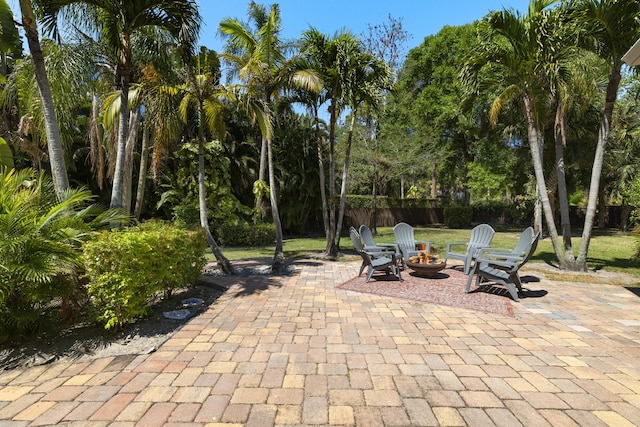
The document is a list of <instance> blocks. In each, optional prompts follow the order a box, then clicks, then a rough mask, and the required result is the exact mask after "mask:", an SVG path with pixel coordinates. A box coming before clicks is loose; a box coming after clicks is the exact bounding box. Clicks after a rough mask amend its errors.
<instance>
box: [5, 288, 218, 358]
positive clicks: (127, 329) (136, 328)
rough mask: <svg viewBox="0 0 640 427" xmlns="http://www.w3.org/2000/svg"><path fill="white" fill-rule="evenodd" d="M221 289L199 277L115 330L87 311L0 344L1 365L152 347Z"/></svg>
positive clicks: (147, 350) (129, 352) (138, 351)
mask: <svg viewBox="0 0 640 427" xmlns="http://www.w3.org/2000/svg"><path fill="white" fill-rule="evenodd" d="M223 293H224V289H221V288H220V287H217V286H215V285H212V284H208V283H204V282H198V284H196V286H194V287H192V288H185V289H179V290H175V292H174V294H173V295H172V296H171V297H170V298H168V299H163V300H161V301H158V302H156V303H155V304H154V305H152V306H150V307H149V314H148V316H146V317H142V318H138V319H135V321H133V323H130V324H126V325H124V326H122V327H121V328H120V329H118V330H105V329H104V327H103V326H102V325H100V324H98V323H97V322H94V321H92V320H91V319H90V317H88V316H87V318H86V319H79V320H78V321H76V322H75V323H74V324H73V325H67V326H64V327H60V328H59V329H56V330H52V331H48V332H43V333H40V334H37V335H33V336H28V337H25V338H24V339H23V340H22V341H21V342H19V343H15V344H13V345H10V344H4V345H1V346H0V370H9V369H15V368H20V367H30V366H39V365H47V364H50V363H53V362H56V361H60V360H69V361H78V360H81V359H85V358H96V357H120V356H126V355H134V356H135V355H140V354H148V353H152V352H154V351H155V350H156V349H157V348H158V347H159V346H160V345H161V344H162V343H164V342H165V341H166V340H167V339H169V338H170V337H171V336H172V335H173V334H174V333H175V332H176V331H177V330H179V329H180V328H182V326H183V325H184V324H185V323H187V322H188V321H189V320H191V319H192V318H193V317H195V316H197V315H198V314H200V313H202V312H204V311H205V310H207V308H208V307H209V306H210V305H211V304H213V303H214V302H215V301H216V300H217V299H218V298H219V297H220V296H221V295H223ZM195 300H197V302H198V303H197V305H194V304H193V303H191V304H189V306H188V308H187V307H185V302H187V301H189V302H193V301H195ZM176 310H179V311H183V310H187V311H189V314H188V315H186V316H184V317H182V318H180V319H173V318H168V317H166V316H165V315H164V314H165V313H168V312H172V311H176ZM120 360H121V359H120Z"/></svg>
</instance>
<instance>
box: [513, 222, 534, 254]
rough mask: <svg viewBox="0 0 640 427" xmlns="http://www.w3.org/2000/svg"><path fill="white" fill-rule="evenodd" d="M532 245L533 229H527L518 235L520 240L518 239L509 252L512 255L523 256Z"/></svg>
mask: <svg viewBox="0 0 640 427" xmlns="http://www.w3.org/2000/svg"><path fill="white" fill-rule="evenodd" d="M532 243H533V227H527V228H525V230H524V231H523V232H522V233H520V239H518V244H517V245H516V247H515V248H513V250H512V251H511V253H512V254H513V255H518V256H524V255H525V254H526V253H527V251H528V250H529V248H531V244H532Z"/></svg>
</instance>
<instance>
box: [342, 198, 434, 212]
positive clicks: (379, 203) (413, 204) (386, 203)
mask: <svg viewBox="0 0 640 427" xmlns="http://www.w3.org/2000/svg"><path fill="white" fill-rule="evenodd" d="M346 204H347V207H348V208H351V209H358V208H364V209H371V196H358V195H353V194H351V195H348V196H347V201H346ZM433 206H434V201H433V200H431V199H396V198H391V197H387V196H378V197H376V207H378V208H431V207H433Z"/></svg>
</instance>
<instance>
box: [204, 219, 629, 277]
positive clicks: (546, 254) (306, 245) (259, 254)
mask: <svg viewBox="0 0 640 427" xmlns="http://www.w3.org/2000/svg"><path fill="white" fill-rule="evenodd" d="M520 232H521V230H519V229H513V230H508V231H497V232H496V235H495V237H494V238H493V242H492V246H494V247H504V248H512V247H514V246H515V245H516V243H517V241H518V237H519V235H520ZM469 236H470V230H454V229H448V228H440V227H428V228H427V227H416V229H415V237H416V240H427V241H430V242H432V244H433V247H434V248H435V251H436V254H437V255H440V256H444V251H445V248H446V244H447V242H466V241H468V240H469ZM375 240H376V242H378V243H393V242H394V241H395V238H394V236H393V229H392V228H391V227H379V228H378V235H377V236H376V237H375ZM580 241H581V239H580V237H574V238H573V240H572V244H573V249H574V254H577V252H578V249H579V247H580ZM340 242H341V249H342V251H343V253H345V254H346V255H353V254H354V252H353V245H352V244H351V240H350V239H349V237H348V236H344V237H342V239H341V240H340ZM637 244H638V242H637V237H634V236H633V234H632V233H623V232H617V231H610V230H605V231H600V230H594V235H593V237H592V238H591V242H590V247H589V257H588V259H587V265H588V267H589V269H595V270H603V271H607V272H618V273H625V274H629V275H631V276H633V277H635V278H637V279H638V280H639V282H640V264H639V263H638V262H635V261H632V260H631V257H632V256H633V254H634V252H635V248H636V247H637ZM325 247H326V239H325V237H324V236H320V237H313V238H310V237H301V238H290V239H285V241H284V253H285V256H286V257H287V258H297V257H308V256H311V255H313V254H318V253H321V252H323V251H324V249H325ZM274 249H275V247H274V246H262V247H224V248H222V252H223V253H224V255H225V256H226V257H227V258H229V259H230V260H235V259H245V258H263V257H264V258H271V257H273V254H274ZM207 257H208V259H210V260H213V259H214V258H213V255H212V254H211V253H210V252H209V253H208V254H207ZM530 263H531V264H535V263H546V264H549V265H554V266H555V265H557V259H556V256H555V254H554V251H553V247H552V245H551V240H550V239H549V238H545V239H542V240H541V241H540V243H539V244H538V249H537V250H536V253H535V254H534V256H533V258H532V259H531V261H530ZM534 267H535V265H531V268H534ZM545 275H546V276H547V277H549V278H550V279H552V280H558V281H563V280H564V281H566V280H569V278H571V279H570V280H571V281H581V282H585V283H591V282H593V281H597V280H599V281H601V280H602V278H598V277H597V276H596V275H594V274H589V273H584V274H576V273H563V272H561V271H558V272H551V271H548V270H546V271H545ZM551 276H553V278H552V277H551Z"/></svg>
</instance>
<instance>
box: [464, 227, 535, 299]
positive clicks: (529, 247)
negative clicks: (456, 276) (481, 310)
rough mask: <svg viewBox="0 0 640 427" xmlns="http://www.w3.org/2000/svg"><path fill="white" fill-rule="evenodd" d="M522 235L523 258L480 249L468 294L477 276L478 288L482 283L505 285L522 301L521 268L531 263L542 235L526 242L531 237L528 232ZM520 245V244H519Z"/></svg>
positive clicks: (514, 296) (471, 275)
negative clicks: (530, 260) (474, 277)
mask: <svg viewBox="0 0 640 427" xmlns="http://www.w3.org/2000/svg"><path fill="white" fill-rule="evenodd" d="M522 234H523V235H524V236H523V235H521V237H522V240H523V245H526V247H524V248H523V249H524V253H523V255H522V257H518V256H514V255H509V254H500V253H497V252H491V251H492V250H493V248H484V249H480V250H479V252H478V256H477V258H476V261H475V264H474V265H473V268H472V269H471V272H470V274H469V279H468V280H467V289H466V292H467V293H469V289H470V288H471V281H472V280H473V276H476V286H480V284H481V282H482V281H487V282H493V283H496V284H499V285H503V286H504V287H506V288H507V291H508V292H509V294H510V295H511V298H513V300H514V301H516V302H517V301H520V299H519V296H518V293H519V292H522V280H521V279H520V275H519V273H518V272H519V270H520V268H521V267H522V266H523V265H525V264H526V263H527V261H529V259H530V258H531V256H532V255H533V253H534V252H535V251H536V248H537V247H538V240H539V239H540V233H536V234H535V236H533V237H532V238H531V239H530V240H528V241H527V240H526V237H527V236H529V233H528V232H527V230H525V232H523V233H522ZM519 243H520V242H519Z"/></svg>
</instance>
